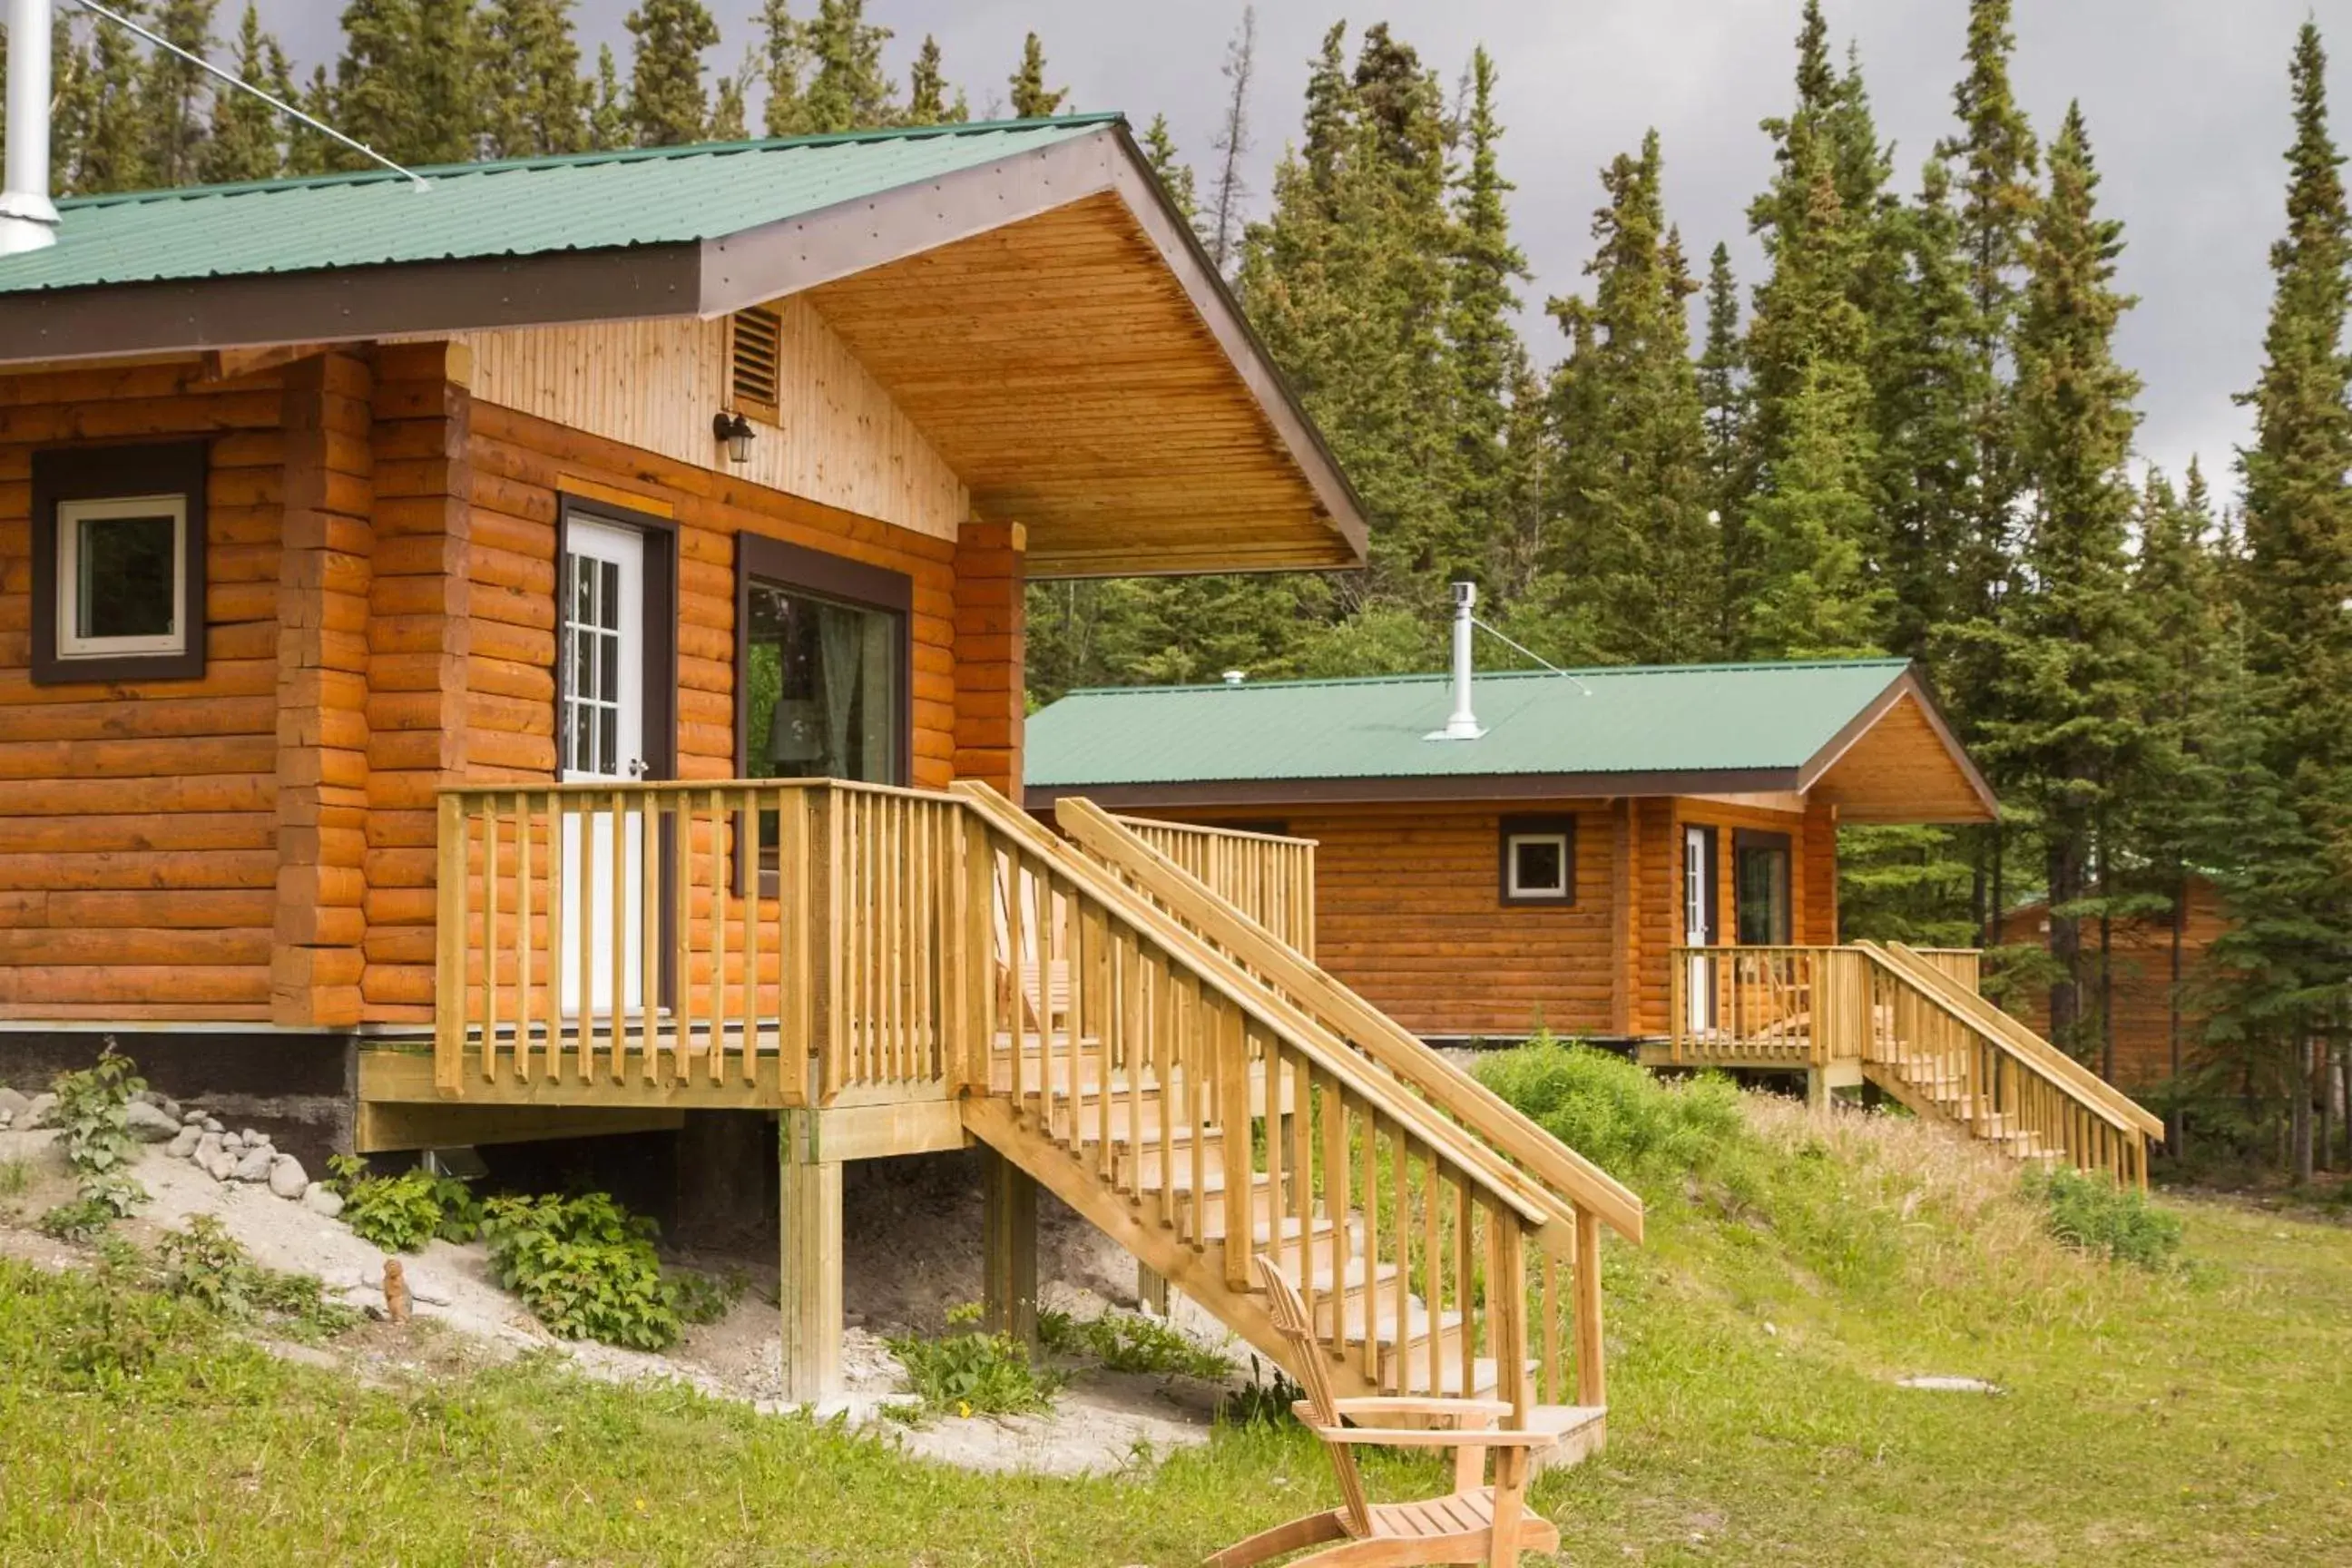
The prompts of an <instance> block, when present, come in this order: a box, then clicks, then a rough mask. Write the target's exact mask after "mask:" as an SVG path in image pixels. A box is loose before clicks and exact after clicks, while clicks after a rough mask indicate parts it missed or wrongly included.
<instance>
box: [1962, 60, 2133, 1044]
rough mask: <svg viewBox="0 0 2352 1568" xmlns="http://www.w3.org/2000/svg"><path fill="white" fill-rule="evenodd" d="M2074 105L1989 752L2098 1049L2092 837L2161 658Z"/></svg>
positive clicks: (2033, 363) (2058, 1002) (2097, 870)
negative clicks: (2030, 849)
mask: <svg viewBox="0 0 2352 1568" xmlns="http://www.w3.org/2000/svg"><path fill="white" fill-rule="evenodd" d="M2098 184H2099V176H2098V172H2097V169H2096V167H2095V163H2094V161H2093V159H2092V155H2091V146H2090V139H2089V135H2088V132H2086V130H2085V129H2084V123H2083V116H2082V110H2081V107H2080V106H2079V105H2075V106H2072V107H2070V108H2069V109H2068V110H2067V113H2066V119H2065V121H2064V123H2063V126H2062V127H2061V128H2060V131H2059V133H2058V137H2057V140H2056V141H2054V142H2052V144H2051V147H2050V192H2049V195H2048V198H2047V199H2046V200H2045V201H2044V202H2043V203H2042V207H2041V210H2040V212H2039V213H2038V214H2037V215H2036V216H2035V220H2034V224H2033V226H2032V231H2031V236H2030V242H2029V249H2028V268H2029V272H2028V279H2027V283H2026V288H2025V292H2024V295H2023V297H2022V300H2021V314H2020V318H2019V324H2018V331H2017V337H2016V358H2017V382H2016V417H2015V426H2014V428H2015V431H2016V471H2017V474H2018V476H2019V479H2020V480H2021V483H2022V486H2023V489H2024V494H2025V497H2026V499H2027V500H2028V502H2029V505H2028V509H2027V512H2026V521H2025V526H2024V536H2023V539H2022V541H2021V552H2020V562H2019V565H2020V571H2019V574H2018V586H2017V588H2016V590H2015V591H2014V593H2013V594H2012V595H2011V598H2010V601H2009V603H2008V605H2006V606H2005V613H2004V615H2003V616H2002V618H2001V621H2000V624H1999V626H1997V627H1995V628H1993V629H1992V630H1991V631H1990V633H1988V634H1987V635H1988V636H1990V637H1991V638H1992V641H1993V646H1992V647H1991V648H1990V656H1991V657H1990V663H1991V665H1992V668H1994V669H1995V671H1996V673H1995V675H1994V678H1993V684H1992V687H1991V691H1990V696H1991V699H1992V700H1991V703H1990V710H1989V711H1988V712H1986V713H1985V714H1983V715H1982V716H1981V723H1982V725H1983V733H1984V737H1985V745H1984V750H1985V754H1986V756H1987V757H1988V759H1989V760H1990V761H1991V762H1992V763H1994V765H1995V767H1996V770H1997V772H1998V773H1999V775H2000V777H2001V778H2002V780H2003V789H2004V793H2005V794H2006V795H2009V796H2011V798H2013V799H2016V800H2019V801H2021V803H2022V804H2023V805H2025V806H2026V807H2027V809H2028V811H2029V812H2030V814H2031V816H2032V820H2033V821H2034V822H2035V823H2036V824H2037V825H2038V827H2039V837H2040V839H2041V842H2042V850H2043V862H2044V868H2045V872H2046V878H2047V879H2046V881H2045V884H2044V886H2045V888H2046V889H2047V891H2048V895H2049V900H2050V902H2049V910H2050V937H2049V950H2050V956H2051V959H2052V961H2053V965H2054V971H2055V973H2054V974H2053V984H2052V986H2051V991H2050V1023H2051V1033H2052V1036H2053V1038H2054V1039H2056V1040H2057V1041H2058V1042H2059V1043H2060V1044H2062V1045H2065V1046H2068V1047H2072V1048H2074V1049H2075V1050H2076V1052H2077V1053H2078V1054H2082V1055H2086V1056H2087V1055H2089V1054H2090V1051H2089V1047H2090V1046H2091V1044H2092V1043H2093V1037H2092V1036H2091V1034H2090V1033H2089V1032H2088V1031H2087V1029H2086V1027H2085V1025H2086V1022H2087V1021H2088V1020H2087V1017H2086V1011H2085V1007H2084V996H2085V984H2086V981H2087V979H2088V976H2087V974H2086V972H2085V969H2084V959H2083V951H2082V949H2083V943H2082V922H2083V921H2084V919H2085V918H2086V917H2093V916H2097V915H2100V914H2101V913H2102V912H2103V911H2104V910H2105V905H2104V904H2103V903H2102V902H2101V900H2102V899H2103V898H2104V897H2105V895H2106V894H2107V893H2108V892H2110V891H2113V890H2116V889H2107V888H2105V887H2096V888H2095V886H2094V882H2095V879H2098V880H2100V881H2102V882H2103V881H2104V880H2105V872H2106V870H2107V869H2108V868H2107V866H2106V865H2105V863H2104V860H2105V857H2103V856H2101V855H2100V854H2099V853H2098V852H2099V850H2100V849H2101V848H2102V847H2103V845H2104V841H2105V839H2106V837H2107V836H2108V834H2109V833H2110V831H2111V830H2112V829H2113V827H2114V826H2116V818H2117V817H2118V816H2119V815H2120V812H2121V808H2122V805H2123V802H2124V800H2125V799H2126V794H2127V791H2128V788H2129V785H2130V783H2131V780H2132V773H2133V770H2134V769H2135V768H2136V767H2137V764H2138V762H2139V759H2140V752H2141V745H2142V739H2143V736H2142V729H2143V724H2144V717H2143V708H2144V705H2145V703H2146V700H2147V694H2148V690H2149V686H2150V680H2151V677H2152V675H2153V670H2152V668H2150V666H2149V664H2148V662H2147V658H2146V652H2147V628H2146V627H2145V626H2144V625H2142V624H2141V622H2140V620H2139V617H2138V616H2137V607H2138V603H2137V599H2136V598H2134V597H2133V595H2131V594H2130V593H2129V592H2128V580H2129V568H2128V555H2127V551H2126V542H2127V536H2128V534H2129V531H2130V524H2131V517H2132V511H2133V508H2134V496H2133V491H2132V487H2131V485H2130V482H2129V480H2128V479H2127V478H2126V474H2125V471H2124V465H2125V460H2126V458H2128V457H2129V455H2130V451H2131V439H2132V433H2133V430H2134V429H2135V427H2136V426H2137V423H2138V416H2137V414H2136V413H2135V412H2134V410H2133V402H2134V399H2135V398H2136V397H2137V395H2138V391H2139V379H2138V377H2137V376H2136V375H2134V374H2132V373H2131V372H2129V371H2127V370H2126V369H2124V368H2123V367H2122V366H2121V365H2120V364H2118V363H2116V358H2115V352H2114V339H2115V332H2116V324H2117V323H2118V322H2119V321H2121V319H2122V316H2123V312H2124V311H2125V310H2128V309H2129V308H2130V307H2131V305H2132V303H2133V301H2132V300H2131V299H2130V298H2129V297H2128V296H2126V295H2124V294H2121V293H2119V292H2118V291H2117V290H2116V288H2115V287H2114V279H2115V270H2116V257H2117V256H2118V255H2119V254H2120V253H2121V252H2122V249H2123V226H2122V225H2121V224H2119V223H2116V222H2115V221H2114V220H2113V219H2109V218H2104V217H2101V216H2099V215H2098V210H2097V202H2096V193H2097V190H2098Z"/></svg>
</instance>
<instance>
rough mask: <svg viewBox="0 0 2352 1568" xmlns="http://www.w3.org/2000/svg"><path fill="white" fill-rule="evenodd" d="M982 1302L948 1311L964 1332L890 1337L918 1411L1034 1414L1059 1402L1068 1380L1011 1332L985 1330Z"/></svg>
mask: <svg viewBox="0 0 2352 1568" xmlns="http://www.w3.org/2000/svg"><path fill="white" fill-rule="evenodd" d="M979 1321H980V1308H979V1307H978V1306H977V1305H971V1304H967V1305H965V1306H961V1307H958V1308H955V1309H954V1310H951V1311H950V1312H949V1313H948V1327H949V1328H950V1330H956V1329H961V1330H963V1331H962V1332H961V1333H957V1332H950V1333H946V1334H942V1335H941V1336H940V1337H939V1338H937V1339H926V1338H924V1337H922V1336H920V1335H917V1334H908V1335H906V1336H904V1337H903V1338H898V1339H893V1340H888V1341H887V1342H886V1343H887V1344H888V1345H889V1347H890V1352H891V1353H892V1354H893V1355H896V1356H897V1357H898V1363H899V1364H900V1365H901V1366H903V1367H905V1368H906V1369H907V1390H908V1393H910V1394H913V1395H914V1396H915V1399H916V1405H917V1407H916V1410H915V1411H914V1412H913V1414H914V1415H916V1416H917V1417H918V1418H920V1417H925V1416H932V1415H1034V1414H1037V1413H1039V1412H1041V1411H1045V1410H1048V1409H1051V1408H1052V1407H1053V1403H1054V1395H1055V1394H1058V1393H1060V1392H1061V1390H1062V1385H1063V1384H1064V1383H1065V1382H1066V1379H1065V1378H1064V1377H1063V1376H1062V1374H1061V1373H1057V1372H1055V1371H1054V1370H1053V1369H1051V1368H1050V1367H1041V1366H1039V1365H1037V1364H1036V1363H1034V1362H1033V1361H1032V1360H1031V1359H1030V1356H1029V1347H1028V1346H1026V1345H1024V1344H1023V1343H1022V1342H1020V1341H1018V1340H1016V1339H1014V1338H1013V1336H1012V1335H1010V1334H990V1333H982V1332H981V1331H979V1330H978V1329H977V1328H975V1327H972V1325H974V1324H977V1323H978V1322H979Z"/></svg>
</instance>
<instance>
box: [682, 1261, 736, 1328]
mask: <svg viewBox="0 0 2352 1568" xmlns="http://www.w3.org/2000/svg"><path fill="white" fill-rule="evenodd" d="M743 1287H744V1279H743V1275H742V1272H741V1271H740V1269H739V1270H731V1271H730V1272H729V1273H728V1274H726V1275H725V1276H724V1277H722V1278H719V1279H713V1278H711V1277H710V1276H709V1275H708V1274H673V1275H671V1276H669V1289H670V1300H671V1301H672V1303H673V1304H674V1305H675V1306H676V1307H677V1315H678V1319H679V1321H682V1322H688V1323H715V1322H717V1321H719V1319H721V1318H723V1317H725V1316H726V1315H727V1314H728V1313H730V1312H731V1311H733V1310H735V1303H736V1302H738V1301H740V1300H742V1299H743Z"/></svg>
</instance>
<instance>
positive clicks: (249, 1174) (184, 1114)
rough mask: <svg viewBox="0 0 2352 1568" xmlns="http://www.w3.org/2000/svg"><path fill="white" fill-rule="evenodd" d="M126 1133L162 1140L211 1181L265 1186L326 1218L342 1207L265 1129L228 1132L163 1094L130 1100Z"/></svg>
mask: <svg viewBox="0 0 2352 1568" xmlns="http://www.w3.org/2000/svg"><path fill="white" fill-rule="evenodd" d="M131 1136H132V1137H133V1138H136V1139H138V1140H139V1141H140V1142H142V1143H162V1144H163V1152H164V1153H166V1154H168V1155H170V1156H171V1157H172V1158H173V1159H174V1160H185V1161H187V1162H188V1163H191V1164H193V1165H194V1166H195V1168H196V1169H197V1170H199V1171H202V1172H203V1173H205V1175H207V1176H210V1177H211V1178H212V1179H213V1180H214V1181H215V1182H247V1183H250V1184H253V1185H255V1186H264V1187H268V1189H269V1190H270V1191H271V1192H272V1193H274V1194H277V1195H278V1196H279V1197H281V1198H284V1199H286V1200H287V1201H288V1202H289V1203H292V1202H297V1201H299V1202H300V1203H301V1204H303V1205H305V1206H306V1207H308V1208H310V1210H311V1211H312V1212H313V1213H316V1214H320V1215H326V1216H327V1217H328V1218H330V1219H331V1218H333V1217H334V1216H335V1215H337V1214H339V1213H341V1210H342V1206H343V1200H342V1199H341V1198H340V1197H338V1196H336V1195H335V1194H333V1193H331V1192H329V1191H328V1190H327V1189H326V1188H324V1187H322V1186H320V1184H318V1183H316V1182H314V1181H312V1180H311V1179H310V1173H309V1172H307V1171H305V1170H303V1169H302V1162H301V1161H299V1160H297V1159H296V1158H295V1157H294V1156H293V1155H291V1154H288V1153H283V1152H279V1151H278V1149H277V1148H276V1147H274V1146H273V1145H272V1144H271V1143H270V1142H269V1135H268V1133H266V1132H257V1131H254V1130H253V1129H252V1128H250V1127H247V1128H245V1129H243V1130H242V1131H236V1132H231V1131H229V1130H228V1129H227V1128H226V1127H224V1126H223V1125H222V1124H221V1121H220V1119H219V1118H218V1117H215V1116H207V1115H205V1112H204V1111H202V1110H198V1109H195V1108H194V1107H187V1108H183V1107H181V1106H179V1105H178V1104H176V1103H174V1102H173V1101H172V1100H167V1099H165V1098H163V1096H162V1095H158V1094H153V1093H149V1094H145V1095H142V1096H141V1097H140V1098H139V1099H138V1100H133V1101H132V1102H131Z"/></svg>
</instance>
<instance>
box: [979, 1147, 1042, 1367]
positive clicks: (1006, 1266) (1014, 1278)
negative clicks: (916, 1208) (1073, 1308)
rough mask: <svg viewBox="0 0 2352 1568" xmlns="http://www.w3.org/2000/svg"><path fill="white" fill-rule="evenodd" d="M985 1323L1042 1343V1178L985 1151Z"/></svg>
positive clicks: (982, 1156)
mask: <svg viewBox="0 0 2352 1568" xmlns="http://www.w3.org/2000/svg"><path fill="white" fill-rule="evenodd" d="M980 1172H981V1174H980V1194H981V1200H980V1207H981V1230H982V1241H981V1245H982V1251H983V1255H984V1256H983V1258H982V1264H981V1272H982V1302H983V1303H984V1317H983V1321H984V1324H985V1326H986V1328H987V1329H988V1331H989V1332H991V1333H993V1334H1010V1335H1012V1336H1013V1338H1014V1339H1016V1340H1018V1341H1020V1342H1022V1343H1023V1344H1025V1345H1034V1344H1035V1343H1036V1342H1037V1182H1036V1178H1034V1177H1033V1176H1031V1175H1030V1174H1029V1173H1028V1172H1026V1171H1024V1170H1023V1169H1022V1168H1021V1167H1020V1166H1018V1165H1016V1164H1014V1163H1013V1162H1012V1161H1010V1160H1008V1159H1006V1158H1005V1157H1004V1156H1003V1155H1002V1154H1000V1153H998V1152H996V1151H995V1150H993V1149H990V1148H986V1147H982V1150H981V1152H980Z"/></svg>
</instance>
